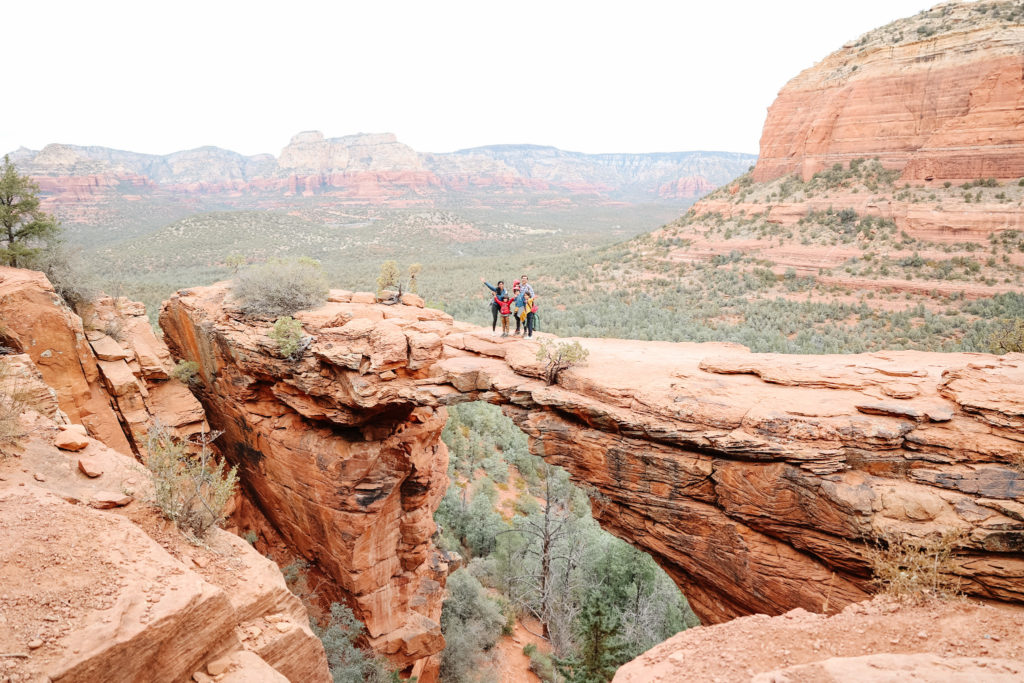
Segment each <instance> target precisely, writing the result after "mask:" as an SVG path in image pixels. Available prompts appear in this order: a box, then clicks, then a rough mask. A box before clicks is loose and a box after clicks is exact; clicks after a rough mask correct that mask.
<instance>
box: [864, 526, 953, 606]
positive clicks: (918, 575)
mask: <svg viewBox="0 0 1024 683" xmlns="http://www.w3.org/2000/svg"><path fill="white" fill-rule="evenodd" d="M965 538H966V533H965V532H964V531H963V530H960V529H948V530H946V531H944V532H942V533H941V534H933V535H930V536H927V537H925V538H909V537H906V536H903V535H901V534H896V533H884V534H882V535H880V536H878V537H876V538H875V539H873V540H872V541H871V542H869V543H868V559H869V561H870V562H871V573H872V582H873V583H874V584H875V585H876V586H878V588H879V589H880V590H881V591H882V592H883V593H886V594H887V595H892V596H894V597H896V598H899V599H900V600H904V601H909V602H920V601H922V600H925V599H927V598H939V599H948V598H952V597H956V596H957V595H959V594H960V580H959V578H958V577H957V576H956V575H955V573H954V570H955V569H956V564H955V562H954V558H955V557H956V550H957V548H958V547H959V546H960V545H961V544H962V543H963V542H964V540H965Z"/></svg>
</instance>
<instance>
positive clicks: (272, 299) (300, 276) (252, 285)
mask: <svg viewBox="0 0 1024 683" xmlns="http://www.w3.org/2000/svg"><path fill="white" fill-rule="evenodd" d="M232 291H233V292H234V294H235V296H236V297H238V299H239V300H240V306H241V309H242V312H244V313H245V314H246V315H248V316H267V317H276V316H281V315H291V314H292V313H295V312H296V311H301V310H304V309H307V308H315V307H317V306H319V305H320V304H322V303H324V302H325V301H326V300H327V291H328V290H327V276H326V275H325V274H324V271H323V268H322V267H321V266H320V263H319V262H318V261H314V260H313V259H311V258H305V257H303V258H298V259H271V260H269V261H267V262H266V263H261V264H260V265H258V266H253V267H252V268H248V269H246V270H244V271H242V273H241V274H240V275H239V276H238V277H237V278H235V281H234V284H233V285H232Z"/></svg>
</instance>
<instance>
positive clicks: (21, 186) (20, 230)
mask: <svg viewBox="0 0 1024 683" xmlns="http://www.w3.org/2000/svg"><path fill="white" fill-rule="evenodd" d="M38 193H39V186H38V185H36V184H35V183H33V182H32V179H31V178H29V177H28V176H23V175H19V174H18V171H17V170H16V169H15V168H14V164H12V163H11V159H10V157H9V156H7V155H5V156H4V165H3V171H2V173H0V230H2V233H0V263H4V264H7V265H11V266H14V267H15V268H19V267H24V266H25V264H26V262H27V261H28V260H29V259H31V258H32V257H33V256H35V255H36V254H38V253H39V252H40V250H41V249H42V247H43V245H45V244H46V243H47V242H50V241H53V240H56V238H57V237H58V236H59V234H60V224H59V223H57V221H56V220H55V219H54V218H53V216H51V215H49V214H48V213H46V212H44V211H42V210H41V209H40V208H39V196H38Z"/></svg>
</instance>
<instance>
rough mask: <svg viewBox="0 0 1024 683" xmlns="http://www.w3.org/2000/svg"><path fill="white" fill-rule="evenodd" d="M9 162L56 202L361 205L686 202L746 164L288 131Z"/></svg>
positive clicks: (31, 155)
mask: <svg viewBox="0 0 1024 683" xmlns="http://www.w3.org/2000/svg"><path fill="white" fill-rule="evenodd" d="M10 156H11V159H12V161H14V162H15V164H17V165H18V167H19V169H20V170H21V171H22V172H24V173H27V174H28V175H31V176H33V177H35V178H37V182H38V181H39V180H43V182H41V185H42V187H43V190H44V192H45V193H47V194H50V195H54V196H57V197H59V196H60V195H61V194H62V193H64V192H65V191H66V190H67V189H73V190H74V191H75V192H76V193H78V194H79V195H80V194H81V192H82V190H83V182H82V179H83V178H84V177H89V178H91V179H92V180H94V181H95V182H92V183H84V185H90V184H91V186H92V187H93V188H95V189H94V191H93V193H96V192H99V193H103V190H102V189H101V188H108V190H107V191H109V188H111V187H112V186H113V185H116V184H117V183H120V182H125V181H128V182H129V183H130V184H131V185H133V186H134V187H147V186H152V187H151V189H152V190H156V189H164V190H167V191H169V192H170V193H171V194H190V195H214V194H218V193H222V192H243V193H245V192H253V193H260V192H271V193H277V192H283V193H285V194H289V193H293V194H305V195H310V194H318V193H329V192H331V191H333V190H339V189H340V190H343V191H345V192H346V193H347V194H348V195H349V196H350V198H355V199H364V200H367V201H371V202H373V201H379V200H381V195H382V192H383V194H384V195H388V196H389V197H390V198H394V196H396V195H397V196H402V197H405V196H407V195H410V194H413V195H417V196H421V197H422V196H425V195H427V196H443V195H445V194H448V193H456V194H463V193H466V192H478V191H483V192H485V193H493V192H495V191H498V190H501V191H505V190H508V189H510V188H519V189H520V191H542V192H553V193H555V194H564V193H568V194H570V195H573V194H596V195H601V196H606V197H607V198H610V199H631V200H642V199H650V200H654V201H659V200H666V199H692V198H695V197H696V196H699V195H700V194H703V193H705V192H707V191H708V190H710V189H712V188H713V187H716V186H718V185H720V184H722V183H724V182H726V181H728V180H730V179H732V178H733V177H735V176H736V175H738V174H739V173H741V172H743V171H744V170H746V168H747V167H748V166H749V165H751V164H752V163H753V162H754V161H755V160H756V157H755V156H754V155H751V154H744V153H740V152H716V151H705V150H700V151H692V152H691V151H681V152H655V153H601V154H587V153H583V152H574V151H569V150H562V149H559V148H557V147H552V146H543V145H529V144H500V145H488V146H483V147H473V148H466V149H462V150H457V151H454V152H443V153H438V152H419V151H417V150H414V149H413V148H412V147H410V146H408V145H406V144H404V143H402V142H400V141H399V140H398V138H397V137H396V136H395V135H394V134H393V133H359V134H355V135H346V136H342V137H335V138H327V137H325V136H324V135H323V133H321V132H320V131H302V132H300V133H297V134H295V135H294V136H292V138H291V140H290V141H289V143H288V144H287V145H285V147H284V148H282V149H281V151H280V153H279V154H278V156H276V157H275V156H274V155H272V154H255V155H244V154H241V153H238V152H234V151H232V150H228V149H225V148H221V147H217V146H214V145H206V146H202V147H197V148H195V149H189V150H180V151H176V152H171V153H169V154H148V153H141V152H132V151H128V150H118V149H113V148H109V147H102V146H93V145H72V144H65V143H51V144H49V145H46V146H45V147H43V148H42V149H41V150H32V149H28V148H25V147H21V148H19V149H17V150H15V151H13V152H11V153H10ZM367 174H372V175H369V176H368V175H367ZM197 184H198V185H201V186H200V187H195V185H197ZM178 186H187V187H178ZM382 187H383V190H382Z"/></svg>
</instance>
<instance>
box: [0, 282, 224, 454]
mask: <svg viewBox="0 0 1024 683" xmlns="http://www.w3.org/2000/svg"><path fill="white" fill-rule="evenodd" d="M83 313H84V316H85V321H84V323H83V319H82V318H80V317H79V316H78V315H77V314H75V313H74V312H73V311H71V310H70V309H69V308H68V307H67V306H65V305H64V304H63V302H62V301H61V300H60V297H58V296H57V294H56V293H55V292H54V290H53V287H52V286H51V285H50V283H49V282H48V281H47V279H46V276H45V275H43V274H42V273H39V272H36V271H31V270H22V269H17V268H5V267H0V323H2V326H0V341H2V343H3V344H4V345H6V346H8V347H10V348H11V349H12V350H14V351H19V352H24V353H27V354H28V355H29V357H30V358H31V359H32V362H33V364H34V365H36V366H37V367H38V368H39V371H40V372H41V373H42V376H43V379H44V381H45V382H46V384H47V385H48V386H50V387H53V389H54V390H55V391H56V392H57V397H58V402H59V405H60V409H61V410H62V411H63V412H64V413H65V414H66V415H67V418H68V419H69V420H70V421H71V422H74V423H77V424H82V425H84V426H85V427H86V428H87V430H88V432H89V434H90V435H91V436H93V437H95V438H96V439H98V440H100V441H102V442H103V443H105V444H107V445H108V446H110V447H111V448H113V449H115V450H118V451H120V452H121V453H125V454H132V453H136V454H141V453H143V452H144V451H145V440H146V434H147V433H148V431H149V429H150V428H151V427H152V426H153V425H155V424H157V423H159V424H162V425H163V426H165V427H167V428H168V429H170V430H171V431H172V432H173V433H174V434H175V435H177V436H179V437H182V438H187V437H191V436H194V435H196V434H199V433H201V432H204V431H208V430H209V427H208V425H207V424H206V419H205V416H204V414H203V407H202V405H200V403H199V402H198V401H197V400H196V398H195V397H194V396H193V395H192V393H191V392H190V391H189V390H188V387H186V386H185V385H184V384H183V383H182V382H181V381H179V380H177V379H173V378H172V377H170V374H169V373H170V371H171V369H172V367H173V363H172V361H171V357H170V353H169V352H168V350H167V347H166V346H164V344H163V342H161V341H160V340H158V339H157V338H156V336H155V335H154V334H153V330H152V328H151V327H150V324H149V320H148V318H147V317H146V310H145V307H144V306H143V305H142V304H140V303H137V302H134V301H129V300H128V299H125V298H123V297H122V298H117V299H112V298H110V297H101V298H98V299H96V300H95V301H94V302H92V303H91V304H90V305H88V306H86V307H85V310H84V311H83Z"/></svg>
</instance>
